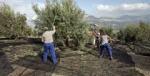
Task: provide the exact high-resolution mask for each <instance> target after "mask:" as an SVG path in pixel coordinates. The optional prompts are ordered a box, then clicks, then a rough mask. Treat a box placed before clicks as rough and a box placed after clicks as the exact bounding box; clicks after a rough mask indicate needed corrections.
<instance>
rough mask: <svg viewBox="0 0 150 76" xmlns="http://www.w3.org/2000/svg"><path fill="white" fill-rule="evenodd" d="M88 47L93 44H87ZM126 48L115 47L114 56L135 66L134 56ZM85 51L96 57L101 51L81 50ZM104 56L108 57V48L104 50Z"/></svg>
mask: <svg viewBox="0 0 150 76" xmlns="http://www.w3.org/2000/svg"><path fill="white" fill-rule="evenodd" d="M86 47H87V48H89V49H91V48H92V46H91V45H86ZM124 50H125V49H117V48H115V47H114V48H113V49H112V52H113V58H114V59H116V60H117V61H119V62H122V63H125V64H127V65H129V66H135V63H134V61H133V60H132V57H131V56H130V55H129V54H127V52H125V51H124ZM81 51H83V52H86V53H87V54H91V55H93V56H95V57H99V51H96V50H95V51H93V50H91V51H87V50H81ZM103 58H108V52H107V51H106V50H104V57H103Z"/></svg>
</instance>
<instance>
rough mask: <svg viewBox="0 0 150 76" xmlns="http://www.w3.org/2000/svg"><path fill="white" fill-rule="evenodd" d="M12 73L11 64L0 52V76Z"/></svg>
mask: <svg viewBox="0 0 150 76" xmlns="http://www.w3.org/2000/svg"><path fill="white" fill-rule="evenodd" d="M12 71H13V68H12V67H11V63H10V62H9V60H8V58H7V56H6V54H5V53H4V52H0V76H8V74H9V73H11V72H12Z"/></svg>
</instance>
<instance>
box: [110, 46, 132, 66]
mask: <svg viewBox="0 0 150 76" xmlns="http://www.w3.org/2000/svg"><path fill="white" fill-rule="evenodd" d="M123 50H124V49H117V48H113V57H114V59H117V60H118V61H119V62H122V63H125V64H127V65H128V66H135V62H134V61H133V60H132V57H131V56H130V55H129V54H127V52H125V51H123Z"/></svg>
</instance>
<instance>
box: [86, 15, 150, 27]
mask: <svg viewBox="0 0 150 76" xmlns="http://www.w3.org/2000/svg"><path fill="white" fill-rule="evenodd" d="M86 20H87V21H88V22H89V23H91V24H99V25H100V26H105V27H108V26H111V27H113V28H123V27H125V26H127V25H131V24H138V23H139V22H140V21H142V22H146V23H150V15H142V16H129V15H124V16H121V17H118V18H112V17H100V18H96V17H94V16H87V17H86Z"/></svg>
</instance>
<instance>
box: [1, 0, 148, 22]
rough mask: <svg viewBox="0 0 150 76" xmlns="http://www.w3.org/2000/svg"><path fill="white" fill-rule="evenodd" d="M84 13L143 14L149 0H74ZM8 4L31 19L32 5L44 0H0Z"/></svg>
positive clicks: (109, 14) (145, 12)
mask: <svg viewBox="0 0 150 76" xmlns="http://www.w3.org/2000/svg"><path fill="white" fill-rule="evenodd" d="M75 1H76V3H77V5H78V6H79V7H80V8H81V9H82V10H84V11H85V13H86V14H89V15H94V16H96V17H102V16H111V17H117V16H121V15H144V14H149V12H150V0H75ZM0 2H1V3H2V2H5V3H7V4H9V5H10V6H11V7H12V8H13V9H14V10H15V11H18V12H21V13H23V14H26V16H27V18H28V20H32V19H33V18H34V17H35V14H34V12H33V10H32V5H33V4H36V3H38V4H39V6H40V7H44V3H45V0H0Z"/></svg>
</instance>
